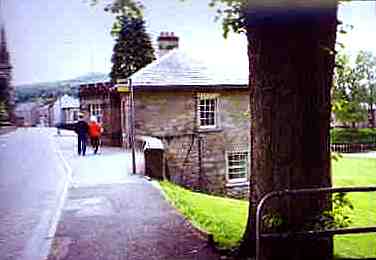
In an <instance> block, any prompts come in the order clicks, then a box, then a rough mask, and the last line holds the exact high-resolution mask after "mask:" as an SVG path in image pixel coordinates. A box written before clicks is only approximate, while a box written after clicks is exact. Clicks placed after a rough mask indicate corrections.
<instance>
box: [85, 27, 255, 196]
mask: <svg viewBox="0 0 376 260" xmlns="http://www.w3.org/2000/svg"><path fill="white" fill-rule="evenodd" d="M165 35H166V34H164V35H161V36H160V38H161V37H162V39H163V40H165V39H164V38H163V36H165ZM170 35H171V34H170ZM169 38H170V40H171V41H176V40H177V37H176V36H174V37H169ZM173 43H174V42H172V44H170V45H169V46H170V47H169V50H170V51H169V52H168V53H167V54H164V56H163V57H161V58H159V59H158V60H156V61H154V62H153V63H151V64H149V65H147V66H146V67H144V68H143V69H141V70H139V71H138V72H136V73H135V74H134V75H132V76H131V78H132V82H133V88H134V104H135V106H134V107H135V135H136V138H138V137H142V136H150V137H155V138H158V139H160V140H161V141H162V142H163V145H164V154H165V156H164V160H165V162H164V163H165V167H164V169H165V173H164V174H165V175H166V176H167V177H168V178H169V179H170V180H172V181H174V182H175V183H178V184H180V185H183V186H185V187H189V188H191V189H193V190H200V191H205V192H208V193H212V194H220V195H227V196H231V197H246V196H247V195H248V192H249V174H250V173H249V169H250V167H249V164H250V159H249V156H250V147H249V143H250V120H249V117H248V115H249V105H250V100H249V92H248V71H247V68H236V70H232V69H230V68H228V67H226V64H223V65H224V66H223V67H222V68H221V66H216V67H215V68H214V67H212V66H208V65H207V64H205V63H204V62H202V61H199V60H197V59H195V58H193V57H191V56H190V55H188V54H187V53H185V52H184V51H183V50H180V49H179V48H177V46H178V44H175V46H176V47H175V48H171V45H172V46H174V44H173ZM159 46H165V44H159ZM234 71H235V72H236V73H233V72H234ZM80 105H81V109H82V110H83V111H86V113H87V115H88V116H89V115H97V116H99V118H100V121H101V122H102V124H103V126H104V135H103V141H104V143H106V144H109V145H118V146H124V147H129V144H130V132H131V129H130V127H131V125H130V93H129V92H128V91H125V92H124V91H123V89H122V88H119V87H117V86H116V85H112V84H111V83H110V82H97V83H92V84H83V85H81V86H80Z"/></svg>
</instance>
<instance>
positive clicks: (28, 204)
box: [0, 128, 69, 260]
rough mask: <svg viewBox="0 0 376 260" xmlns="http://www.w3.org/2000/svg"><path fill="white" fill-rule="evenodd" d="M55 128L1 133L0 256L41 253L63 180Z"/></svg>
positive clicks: (25, 257) (29, 259)
mask: <svg viewBox="0 0 376 260" xmlns="http://www.w3.org/2000/svg"><path fill="white" fill-rule="evenodd" d="M55 134H56V130H55V129H49V128H20V129H17V130H16V131H13V132H11V133H6V134H3V135H0V256H1V259H3V260H10V259H21V260H34V259H35V260H39V259H43V258H45V257H46V255H47V254H48V250H49V248H50V244H51V241H52V237H53V235H54V232H55V228H56V222H57V221H58V218H59V212H60V208H61V207H62V204H63V201H64V197H65V193H66V190H67V186H68V179H69V178H68V174H67V171H66V168H64V163H63V161H62V158H61V156H60V154H59V153H60V152H59V150H58V149H57V145H56V143H55V140H54V138H55V137H54V135H55Z"/></svg>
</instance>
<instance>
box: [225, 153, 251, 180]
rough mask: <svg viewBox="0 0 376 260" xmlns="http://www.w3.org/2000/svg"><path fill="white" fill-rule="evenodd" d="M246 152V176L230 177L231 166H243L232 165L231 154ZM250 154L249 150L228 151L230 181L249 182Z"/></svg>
mask: <svg viewBox="0 0 376 260" xmlns="http://www.w3.org/2000/svg"><path fill="white" fill-rule="evenodd" d="M237 153H238V154H245V158H246V164H245V176H244V177H241V178H230V175H231V173H230V170H231V168H234V169H235V168H237V169H240V168H242V167H241V166H230V158H229V156H231V155H234V154H237ZM249 163H250V155H249V151H248V150H235V151H226V180H227V182H229V183H238V182H247V181H248V177H249V166H250V164H249Z"/></svg>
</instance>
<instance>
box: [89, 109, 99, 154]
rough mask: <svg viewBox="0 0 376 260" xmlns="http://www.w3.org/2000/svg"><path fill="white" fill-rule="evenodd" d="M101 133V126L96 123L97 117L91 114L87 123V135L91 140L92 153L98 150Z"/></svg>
mask: <svg viewBox="0 0 376 260" xmlns="http://www.w3.org/2000/svg"><path fill="white" fill-rule="evenodd" d="M101 133H102V126H101V125H100V124H99V123H98V121H97V118H96V117H95V116H91V117H90V123H89V136H90V140H91V146H92V147H93V149H94V154H97V152H98V147H99V141H100V137H101Z"/></svg>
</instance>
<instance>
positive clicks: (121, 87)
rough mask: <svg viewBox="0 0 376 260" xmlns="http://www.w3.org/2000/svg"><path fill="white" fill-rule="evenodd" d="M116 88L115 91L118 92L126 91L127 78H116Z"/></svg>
mask: <svg viewBox="0 0 376 260" xmlns="http://www.w3.org/2000/svg"><path fill="white" fill-rule="evenodd" d="M116 83H117V84H116V85H115V86H116V89H117V92H120V93H128V92H129V83H128V79H118V80H117V81H116Z"/></svg>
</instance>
